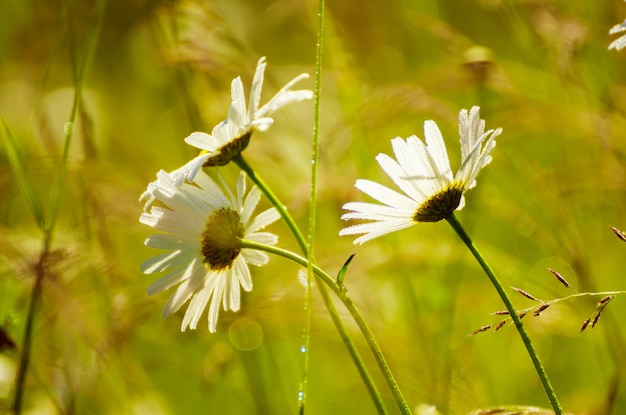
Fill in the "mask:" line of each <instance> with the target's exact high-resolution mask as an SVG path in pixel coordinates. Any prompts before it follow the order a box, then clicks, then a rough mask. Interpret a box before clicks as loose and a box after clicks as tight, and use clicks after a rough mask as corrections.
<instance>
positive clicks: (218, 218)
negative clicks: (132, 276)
mask: <svg viewBox="0 0 626 415" xmlns="http://www.w3.org/2000/svg"><path fill="white" fill-rule="evenodd" d="M157 177H158V179H157V181H156V182H154V183H153V190H152V193H151V194H152V195H153V196H154V198H155V201H154V203H153V204H152V206H151V208H150V211H148V212H143V213H142V215H141V217H140V218H139V221H140V222H141V223H143V224H145V225H148V226H151V227H153V228H154V229H156V230H158V231H160V232H161V233H159V234H155V235H151V236H149V237H148V238H147V239H146V241H145V244H146V245H147V246H150V247H152V248H156V249H160V250H162V251H164V252H163V253H161V254H159V255H157V256H156V257H154V258H152V259H149V260H147V261H145V262H144V263H143V264H142V265H141V270H142V271H143V272H144V273H145V274H152V273H155V272H166V274H165V275H164V276H162V277H161V278H160V279H159V280H157V281H156V282H154V283H153V284H152V285H151V286H150V287H148V294H150V295H153V294H157V293H160V292H162V291H166V290H168V289H170V288H172V287H175V288H174V293H173V294H172V295H171V296H170V298H169V300H168V301H167V303H166V304H165V307H164V308H163V317H168V316H170V315H171V314H173V313H175V312H176V311H178V310H179V309H180V308H181V307H182V306H183V305H184V304H185V303H186V302H187V301H189V305H188V306H187V310H186V312H185V316H184V318H183V322H182V326H181V331H185V330H186V329H187V328H190V329H192V330H193V329H195V328H196V326H197V324H198V321H199V320H200V318H201V316H202V315H203V313H204V310H205V309H206V308H207V306H208V327H209V331H211V332H215V328H216V325H217V317H218V312H219V308H220V304H221V305H222V307H223V308H224V310H231V311H238V310H239V307H240V291H241V288H243V290H244V291H250V290H251V289H252V278H251V274H250V269H249V267H248V264H251V265H257V266H260V265H264V264H266V263H267V262H268V260H269V258H268V256H267V255H266V254H265V253H263V252H260V251H256V250H251V249H246V248H242V247H241V244H240V239H247V240H250V241H255V242H259V243H263V244H266V245H273V244H275V243H276V242H277V240H278V237H277V236H276V235H274V234H271V233H268V232H262V231H261V230H262V229H263V228H264V227H265V226H267V225H269V224H271V223H272V222H274V221H276V220H277V219H278V217H279V215H278V212H277V211H276V210H275V209H274V208H270V209H268V210H266V211H264V212H262V213H260V214H259V215H257V216H253V211H254V209H255V208H256V205H257V203H258V202H259V199H260V197H261V192H260V191H259V190H258V188H256V187H253V188H252V189H251V190H250V192H248V194H247V195H246V182H245V174H244V173H241V175H240V176H239V179H238V181H237V192H236V195H233V194H232V193H231V192H230V190H228V188H225V190H222V187H220V186H219V185H218V184H217V183H215V181H213V180H212V179H211V178H210V177H209V176H208V175H207V174H206V173H204V172H203V171H199V172H198V173H197V174H196V175H195V177H194V179H193V182H184V183H182V184H180V185H179V184H177V183H176V182H175V180H174V179H173V178H172V176H171V175H170V174H168V173H166V172H164V171H161V172H159V174H157Z"/></svg>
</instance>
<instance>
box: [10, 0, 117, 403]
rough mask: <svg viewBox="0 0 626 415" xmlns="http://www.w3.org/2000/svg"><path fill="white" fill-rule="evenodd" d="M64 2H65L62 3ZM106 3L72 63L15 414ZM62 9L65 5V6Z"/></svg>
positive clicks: (95, 15) (97, 7) (100, 3)
mask: <svg viewBox="0 0 626 415" xmlns="http://www.w3.org/2000/svg"><path fill="white" fill-rule="evenodd" d="M62 5H63V6H64V5H65V3H62ZM105 6H106V0H98V2H97V3H96V5H95V7H94V9H93V13H92V19H93V20H92V22H93V24H92V26H91V27H90V31H89V33H88V35H87V38H86V45H85V53H84V55H83V57H82V60H81V62H80V65H79V67H78V68H75V65H74V66H73V69H74V74H75V79H74V100H73V102H72V108H71V110H70V115H69V117H68V121H67V123H66V125H65V136H64V139H63V152H62V155H61V161H60V163H59V170H58V172H57V174H56V177H55V179H54V182H53V184H52V188H51V189H50V196H49V203H48V206H49V210H48V212H47V215H45V216H44V221H43V222H44V223H43V227H42V230H43V248H42V250H41V254H40V256H39V260H38V261H37V264H36V265H35V281H34V283H33V287H32V290H31V295H30V303H29V305H28V310H27V314H26V323H25V327H24V334H23V337H22V350H21V355H20V362H19V365H18V367H17V371H16V375H15V383H14V389H15V391H14V395H13V402H12V403H11V411H12V413H13V414H15V415H19V414H21V413H22V402H23V397H24V387H25V384H26V375H27V373H28V367H29V365H30V355H31V350H32V343H33V326H34V321H35V312H36V310H37V307H38V305H39V301H40V298H41V296H42V291H43V281H44V278H45V274H46V264H47V262H48V257H49V255H50V247H51V245H52V238H53V233H54V228H55V226H56V224H57V219H58V215H59V211H60V208H61V201H62V197H63V192H64V189H65V178H66V176H67V159H68V156H69V149H70V143H71V141H72V134H73V129H74V128H73V127H74V124H75V121H76V116H77V114H78V108H79V107H80V102H81V99H82V87H83V80H84V77H85V73H86V72H87V67H88V66H89V63H90V61H91V58H92V56H93V53H94V51H95V49H96V45H97V41H98V36H99V33H100V29H101V26H102V20H103V19H102V17H103V16H104V10H105ZM64 10H65V8H64ZM73 53H74V50H73V49H72V48H70V54H71V60H72V63H73V64H75V63H74V59H73Z"/></svg>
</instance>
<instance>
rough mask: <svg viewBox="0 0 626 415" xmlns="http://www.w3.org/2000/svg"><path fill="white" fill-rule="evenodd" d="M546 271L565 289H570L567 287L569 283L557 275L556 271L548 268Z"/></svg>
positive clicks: (569, 286)
mask: <svg viewBox="0 0 626 415" xmlns="http://www.w3.org/2000/svg"><path fill="white" fill-rule="evenodd" d="M548 270H549V271H550V272H551V273H552V275H554V276H555V277H556V279H557V280H559V281H560V282H561V284H563V285H564V286H565V288H572V286H571V285H569V282H567V281H566V280H565V278H563V276H562V275H561V274H559V273H558V272H557V271H555V270H553V269H552V268H548Z"/></svg>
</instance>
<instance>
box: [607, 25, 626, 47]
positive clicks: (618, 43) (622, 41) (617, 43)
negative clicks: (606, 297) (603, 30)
mask: <svg viewBox="0 0 626 415" xmlns="http://www.w3.org/2000/svg"><path fill="white" fill-rule="evenodd" d="M624 31H626V20H625V21H623V22H622V23H619V24H616V25H615V26H613V27H612V28H611V30H609V35H614V34H616V33H622V32H624ZM624 48H626V35H622V36H620V37H618V38H617V39H615V40H614V41H613V42H611V44H610V45H609V49H615V50H617V51H619V50H622V49H624Z"/></svg>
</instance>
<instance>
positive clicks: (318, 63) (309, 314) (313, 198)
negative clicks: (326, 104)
mask: <svg viewBox="0 0 626 415" xmlns="http://www.w3.org/2000/svg"><path fill="white" fill-rule="evenodd" d="M323 39H324V0H319V1H318V20H317V54H316V55H317V56H316V59H315V92H314V97H315V105H314V108H315V110H314V116H313V143H312V145H311V153H312V154H311V161H312V162H311V194H310V196H309V202H310V209H309V234H308V243H307V251H306V256H307V261H308V266H307V277H306V296H305V300H304V309H305V310H306V326H305V329H304V362H303V363H304V364H303V366H304V367H303V370H302V381H301V383H300V393H301V395H299V396H298V397H299V398H300V401H299V405H300V414H304V408H305V406H306V400H307V389H308V372H309V358H310V344H311V321H312V320H313V306H312V305H313V290H312V289H311V288H312V283H313V269H312V267H311V266H312V264H314V263H315V259H314V249H313V246H314V241H315V220H316V213H317V161H318V159H319V125H320V103H321V99H320V97H321V90H322V50H323ZM320 292H321V293H322V297H323V298H324V304H325V305H326V308H327V309H328V312H329V314H330V315H331V317H332V318H333V322H334V323H335V325H337V323H338V322H341V319H339V316H338V315H337V310H336V309H335V305H334V303H333V302H332V299H331V298H330V295H328V292H327V291H326V290H321V291H320ZM340 335H341V337H342V339H343V340H344V342H345V340H346V339H347V338H349V337H348V336H347V332H344V333H340ZM351 354H352V352H351Z"/></svg>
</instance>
